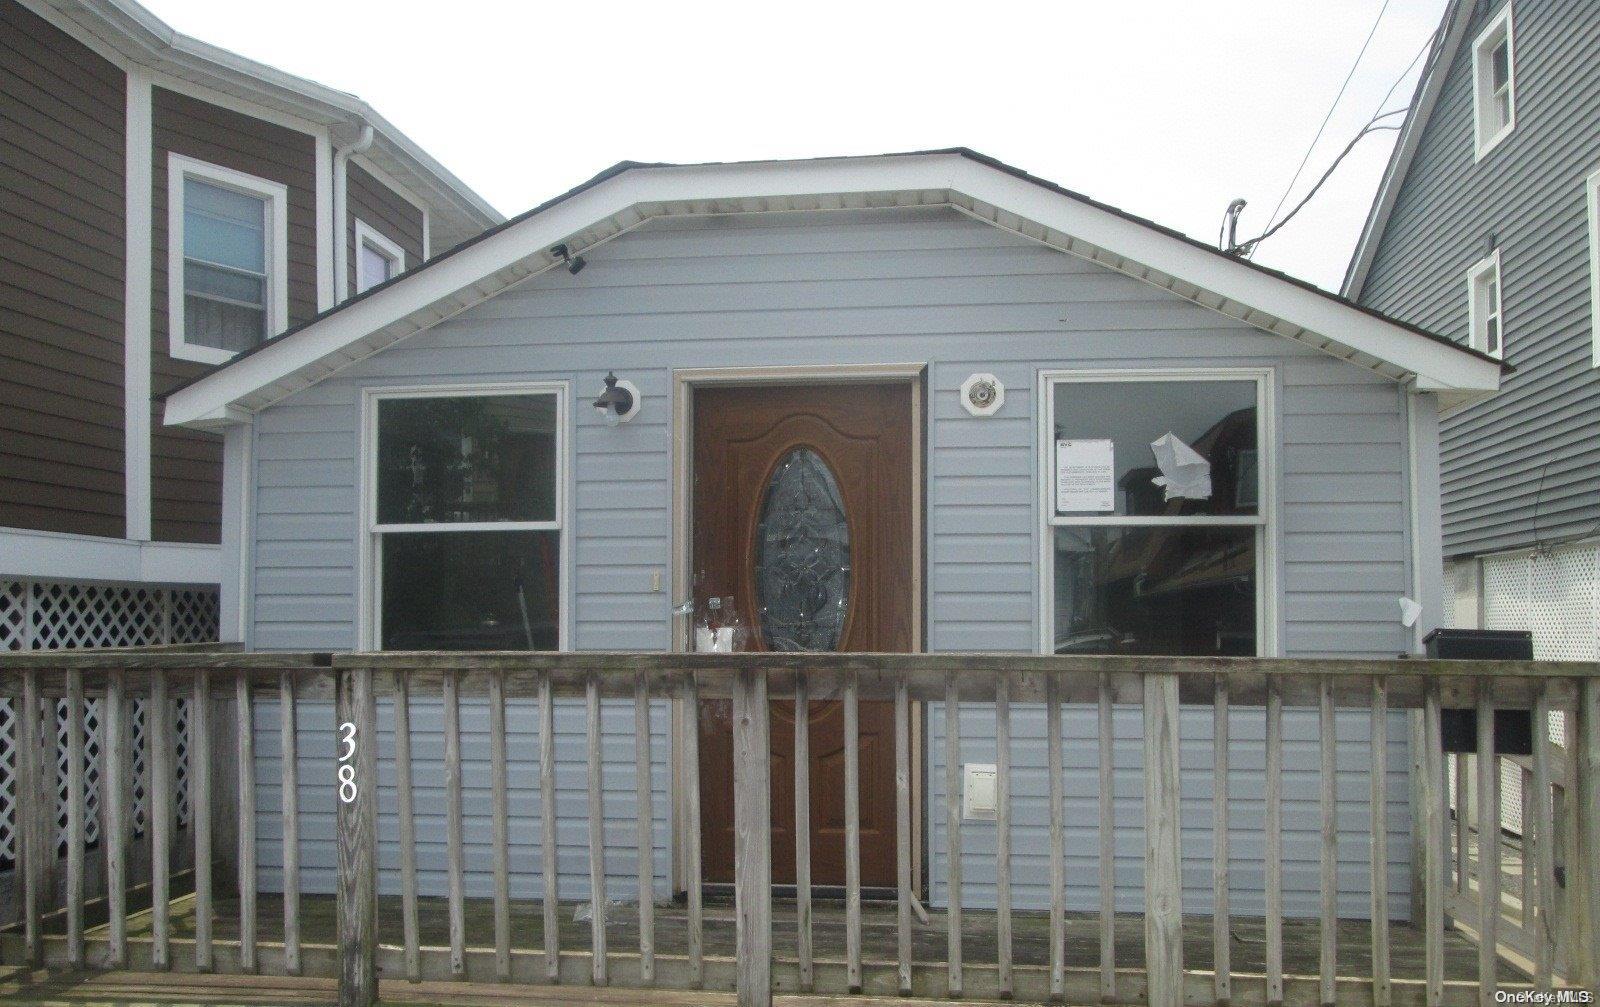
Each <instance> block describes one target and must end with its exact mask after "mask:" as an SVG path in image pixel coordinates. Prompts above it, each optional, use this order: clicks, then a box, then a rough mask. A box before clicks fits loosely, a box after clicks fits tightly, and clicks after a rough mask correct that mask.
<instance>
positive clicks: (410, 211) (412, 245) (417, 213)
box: [344, 164, 423, 294]
mask: <svg viewBox="0 0 1600 1007" xmlns="http://www.w3.org/2000/svg"><path fill="white" fill-rule="evenodd" d="M345 170H346V171H347V172H348V175H347V176H346V177H347V181H346V189H345V193H346V195H345V199H346V202H347V203H348V204H349V207H350V211H349V214H348V216H349V219H348V220H346V221H345V234H344V242H345V249H346V253H347V256H346V260H345V261H346V263H347V267H346V268H347V273H348V278H349V283H350V293H352V294H354V293H356V221H357V220H360V221H362V222H363V223H365V224H366V225H367V226H368V227H370V228H372V229H373V230H375V231H377V232H378V233H379V234H381V235H383V236H384V237H385V238H388V239H389V240H390V241H392V242H394V243H395V244H396V245H399V246H400V248H401V249H402V250H403V251H404V252H405V253H406V268H407V269H411V268H413V267H415V266H416V265H417V264H418V263H420V262H422V258H423V256H422V211H421V210H419V209H417V208H416V207H415V206H412V205H411V204H410V203H409V202H407V201H406V200H405V199H404V198H403V197H401V195H400V194H399V193H397V192H395V191H394V190H393V189H390V188H389V187H388V186H386V185H384V184H383V183H382V182H380V181H378V180H377V179H376V178H373V177H372V175H370V174H369V173H368V172H366V171H365V170H363V169H362V167H361V166H360V165H359V164H348V165H346V169H345Z"/></svg>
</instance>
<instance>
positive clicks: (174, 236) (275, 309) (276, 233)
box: [167, 152, 289, 364]
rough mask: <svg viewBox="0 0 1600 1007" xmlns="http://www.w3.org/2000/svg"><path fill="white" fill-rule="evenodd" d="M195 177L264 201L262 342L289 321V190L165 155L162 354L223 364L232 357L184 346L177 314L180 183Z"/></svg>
mask: <svg viewBox="0 0 1600 1007" xmlns="http://www.w3.org/2000/svg"><path fill="white" fill-rule="evenodd" d="M185 178H198V179H201V180H203V181H206V182H210V183H211V184H213V185H220V186H223V187H225V188H229V189H235V190H237V191H239V192H243V193H247V194H249V195H251V196H257V197H259V198H261V199H265V200H266V201H267V216H268V220H267V226H266V232H267V255H266V264H267V338H268V339H270V338H272V337H273V336H276V335H277V334H278V333H280V332H282V331H283V330H284V329H285V328H287V327H288V321H289V187H288V186H286V185H284V184H283V183H281V182H273V181H270V180H268V179H265V178H257V177H256V176H255V175H249V174H246V173H244V172H242V171H235V170H234V169H232V168H224V167H223V166H222V165H220V164H210V163H208V162H206V161H200V160H197V159H195V158H192V157H188V156H186V155H183V154H177V153H171V152H169V153H168V154H167V353H168V354H169V355H170V356H172V357H175V358H177V359H179V360H193V361H196V362H198V363H202V364H225V363H227V362H228V361H230V360H232V359H233V358H234V357H235V356H237V354H236V353H234V352H233V351H231V350H222V349H218V348H216V347H215V346H202V345H200V344H198V343H191V342H188V341H187V340H186V339H185V338H184V331H183V326H184V317H183V315H184V311H183V180H184V179H185Z"/></svg>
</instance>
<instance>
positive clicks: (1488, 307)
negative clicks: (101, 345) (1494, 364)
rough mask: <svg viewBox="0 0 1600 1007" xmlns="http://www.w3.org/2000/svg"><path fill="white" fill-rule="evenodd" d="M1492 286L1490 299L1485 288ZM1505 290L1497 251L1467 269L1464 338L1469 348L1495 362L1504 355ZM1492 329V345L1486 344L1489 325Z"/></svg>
mask: <svg viewBox="0 0 1600 1007" xmlns="http://www.w3.org/2000/svg"><path fill="white" fill-rule="evenodd" d="M1490 283H1492V284H1493V285H1494V291H1493V295H1492V297H1491V295H1490V293H1489V291H1488V290H1487V289H1486V287H1487V285H1488V284H1490ZM1505 303H1506V289H1505V280H1504V274H1503V273H1502V272H1501V270H1500V249H1498V248H1497V249H1495V250H1494V251H1493V252H1491V253H1489V254H1488V255H1486V256H1484V257H1483V258H1481V259H1479V260H1478V261H1477V262H1475V263H1473V264H1472V268H1471V269H1469V270H1467V338H1468V341H1469V345H1471V346H1472V348H1473V349H1475V350H1480V351H1482V352H1484V353H1487V354H1489V355H1490V356H1492V357H1495V358H1496V359H1503V358H1504V357H1505V355H1506V312H1505ZM1491 321H1493V322H1494V326H1495V335H1494V345H1493V346H1492V347H1491V346H1490V345H1489V328H1488V326H1489V323H1490V322H1491Z"/></svg>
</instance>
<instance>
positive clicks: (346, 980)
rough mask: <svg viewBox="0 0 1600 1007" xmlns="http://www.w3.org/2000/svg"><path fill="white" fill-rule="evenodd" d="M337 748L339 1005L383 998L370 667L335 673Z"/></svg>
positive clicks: (364, 1004) (364, 1006) (365, 1005)
mask: <svg viewBox="0 0 1600 1007" xmlns="http://www.w3.org/2000/svg"><path fill="white" fill-rule="evenodd" d="M334 708H335V711H336V713H335V723H336V727H337V735H336V738H335V743H336V745H337V748H338V750H337V751H336V752H335V753H334V759H335V767H336V768H335V769H334V770H333V772H334V774H335V781H336V782H335V786H336V788H337V791H338V795H337V796H338V809H339V815H338V837H339V843H338V846H339V875H338V927H339V939H338V947H339V1005H340V1007H369V1005H371V1004H375V1003H377V1001H378V980H377V969H376V964H377V963H376V950H377V938H378V928H377V913H378V892H377V873H376V861H377V854H378V850H377V847H378V836H377V825H378V823H377V817H378V816H377V811H378V794H377V787H378V773H377V769H378V758H377V744H378V731H377V721H378V713H377V706H376V702H375V699H374V696H373V693H372V669H371V668H341V669H339V671H338V673H337V675H336V676H335V696H334Z"/></svg>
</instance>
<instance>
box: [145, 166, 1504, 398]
mask: <svg viewBox="0 0 1600 1007" xmlns="http://www.w3.org/2000/svg"><path fill="white" fill-rule="evenodd" d="M930 203H936V204H941V205H950V206H953V207H955V208H956V209H958V210H960V211H961V212H964V213H968V214H970V215H972V216H975V217H978V218H979V219H983V220H985V221H988V222H990V223H992V224H994V225H995V226H999V227H1003V228H1006V229H1008V230H1012V231H1014V232H1015V233H1018V234H1021V235H1023V236H1025V237H1028V238H1030V239H1033V240H1037V241H1040V242H1043V243H1046V244H1049V245H1051V246H1053V247H1057V248H1060V249H1061V250H1063V251H1066V252H1069V253H1071V254H1075V255H1079V256H1082V257H1085V258H1089V259H1092V260H1093V261H1096V262H1100V263H1102V264H1104V265H1106V266H1108V267H1109V268H1113V269H1118V270H1119V271H1121V272H1124V273H1127V274H1128V275H1132V276H1135V277H1137V278H1139V279H1143V280H1145V281H1147V282H1151V283H1154V284H1156V285H1158V286H1161V287H1163V288H1164V289H1167V290H1171V291H1173V292H1175V293H1177V294H1178V295H1179V296H1183V297H1186V298H1188V299H1190V300H1192V301H1195V302H1197V303H1200V304H1202V305H1204V306H1206V307H1208V308H1211V309H1213V310H1216V311H1218V312H1220V313H1223V314H1226V315H1229V316H1230V317H1234V318H1239V319H1242V320H1244V321H1246V322H1249V323H1250V324H1253V325H1256V326H1258V327H1260V328H1262V329H1264V330H1266V331H1269V332H1274V333H1277V334H1279V335H1283V336H1287V337H1289V338H1294V339H1300V340H1301V341H1303V342H1308V343H1310V344H1311V345H1313V346H1316V347H1317V348H1318V349H1320V350H1323V351H1324V352H1328V353H1330V354H1332V355H1335V356H1339V357H1341V358H1343V359H1346V360H1350V361H1351V362H1353V363H1356V364H1358V365H1360V366H1365V367H1368V368H1369V369H1372V370H1375V371H1377V372H1379V373H1381V374H1384V375H1385V376H1387V377H1390V378H1391V379H1393V380H1396V381H1400V382H1406V381H1411V380H1413V379H1416V378H1421V379H1423V380H1425V381H1427V382H1433V383H1436V384H1437V386H1438V387H1440V388H1449V389H1456V390H1460V391H1464V392H1492V391H1494V390H1496V389H1497V388H1498V385H1499V377H1500V373H1501V365H1500V363H1499V362H1498V361H1495V360H1492V359H1489V358H1486V357H1483V356H1482V355H1480V354H1476V353H1474V352H1472V351H1469V350H1466V349H1464V348H1462V347H1459V346H1457V345H1455V344H1452V343H1450V342H1448V341H1445V340H1439V339H1438V338H1437V337H1433V336H1430V335H1428V334H1426V333H1422V332H1421V331H1420V330H1416V329H1413V328H1410V327H1408V326H1406V325H1404V324H1402V323H1399V322H1396V321H1394V320H1391V319H1386V318H1384V317H1382V316H1380V315H1377V314H1376V313H1374V312H1370V311H1367V310H1364V309H1362V308H1359V307H1357V306H1355V305H1351V304H1348V303H1346V302H1343V301H1341V300H1339V299H1338V298H1336V297H1335V296H1333V295H1330V294H1328V293H1327V292H1325V291H1320V290H1317V289H1316V288H1313V287H1310V286H1309V285H1306V284H1302V283H1299V282H1297V281H1294V280H1292V279H1291V278H1287V277H1282V276H1279V275H1277V274H1274V273H1271V272H1268V271H1265V270H1263V269H1261V268H1259V267H1256V266H1254V265H1252V264H1250V263H1247V262H1244V261H1241V260H1239V259H1237V258H1235V257H1232V256H1226V255H1222V254H1219V253H1218V252H1217V251H1216V250H1215V249H1211V248H1209V247H1206V246H1202V245H1200V244H1199V243H1198V242H1193V241H1191V240H1190V239H1187V238H1184V237H1183V236H1181V235H1177V234H1175V233H1174V232H1170V231H1167V230H1165V229H1161V228H1158V227H1155V226H1153V225H1151V224H1149V223H1148V222H1141V221H1139V220H1138V219H1137V218H1133V217H1130V216H1127V215H1124V214H1118V213H1114V212H1110V211H1109V210H1107V209H1106V208H1103V207H1101V206H1100V205H1099V204H1094V203H1093V202H1092V201H1090V200H1087V199H1086V198H1085V197H1081V196H1075V195H1074V194H1070V193H1066V192H1065V190H1060V189H1059V188H1051V187H1048V186H1046V185H1044V184H1041V182H1040V181H1039V180H1037V179H1033V178H1032V177H1031V176H1028V175H1026V174H1024V173H1021V172H1018V171H1016V170H1015V169H1008V170H1000V169H997V168H996V167H995V166H994V165H993V164H992V163H989V162H987V161H986V160H985V159H982V158H980V157H975V156H971V155H969V154H968V153H967V152H962V151H949V152H932V153H922V154H915V155H884V156H879V157H873V158H842V159H832V160H815V161H799V162H758V163H744V164H728V165H702V166H694V167H672V166H644V165H641V166H628V167H621V168H619V169H617V170H613V171H612V172H608V173H605V174H602V175H601V176H598V178H597V180H595V181H594V182H592V183H590V184H588V185H587V186H585V187H580V188H579V189H576V190H573V192H571V193H569V194H567V196H565V197H563V198H561V199H559V200H557V201H554V202H552V203H550V204H546V206H545V207H543V208H541V209H540V210H539V211H537V212H534V213H531V214H530V215H526V216H524V217H520V218H517V219H515V220H514V221H512V222H511V223H509V224H508V225H506V226H505V227H504V228H502V229H501V230H498V231H495V232H491V233H490V234H488V235H485V236H484V237H483V238H482V239H480V240H478V241H475V242H472V243H470V244H469V245H467V246H464V247H463V248H461V249H458V250H457V251H456V252H455V253H453V254H451V255H450V256H447V257H445V258H444V259H443V260H441V261H438V262H435V263H433V264H430V265H429V266H428V267H426V268H423V269H419V270H415V271H411V272H408V273H406V274H402V276H400V277H398V278H396V279H395V280H393V281H391V283H390V284H385V285H384V286H382V287H379V288H376V289H374V290H373V291H370V292H369V293H368V294H367V295H364V296H362V297H359V298H356V299H354V300H352V301H350V302H347V303H346V304H345V305H343V306H341V307H340V308H339V309H337V310H336V311H334V312H332V313H331V314H329V315H327V316H324V317H323V318H319V319H317V320H315V321H314V322H312V323H310V324H309V325H307V326H305V327H303V328H302V329H300V330H298V331H296V332H294V333H291V334H288V335H287V336H285V337H282V338H280V339H278V340H275V341H274V342H272V343H268V344H266V345H264V346H263V347H261V348H260V349H258V350H256V351H254V352H252V353H250V354H248V355H246V356H244V357H241V358H239V359H238V360H236V361H235V362H234V363H232V364H230V365H228V366H226V367H223V368H221V369H219V370H218V371H215V372H212V373H211V374H209V375H206V376H204V377H202V378H200V379H198V380H196V381H195V382H194V383H192V384H191V385H189V386H186V387H184V388H180V389H178V390H177V391H175V392H174V393H172V395H171V396H169V398H168V401H167V422H169V423H177V424H185V423H194V422H200V421H202V420H203V419H204V418H205V417H211V416H217V415H219V413H218V411H219V410H220V409H222V408H223V407H225V406H230V405H232V406H238V407H242V408H245V409H247V410H255V409H259V408H261V407H263V406H264V405H267V404H270V403H271V402H272V401H276V400H278V399H281V398H283V397H287V396H288V395H290V394H293V393H294V391H296V390H298V389H299V388H301V387H305V386H306V385H308V384H311V383H315V382H316V381H319V380H321V379H322V378H324V377H326V376H328V375H330V374H332V373H334V372H335V371H337V370H339V369H341V368H342V367H344V366H346V365H348V364H349V363H351V362H353V361H355V360H357V359H360V358H362V357H365V356H368V355H371V354H372V353H376V352H379V351H380V350H381V349H383V348H384V347H385V346H387V345H390V344H392V343H393V342H394V341H397V340H399V339H403V338H406V337H408V336H410V335H412V334H414V333H415V332H417V331H421V330H422V329H424V328H427V327H429V326H432V325H435V324H437V323H438V322H439V321H441V320H443V319H444V318H447V317H450V316H451V315H454V314H457V313H459V312H460V311H464V310H466V309H467V308H469V307H471V306H472V305H473V304H476V303H480V302H481V301H482V300H485V299H487V298H488V297H491V296H494V294H495V293H498V292H499V291H500V290H503V289H505V288H506V287H508V286H510V285H512V284H514V283H520V282H522V281H524V280H526V279H527V278H529V277H530V276H533V275H536V274H537V273H539V272H542V271H543V270H544V269H547V268H550V266H551V265H552V260H551V259H550V257H549V254H548V249H549V247H550V246H552V245H554V244H557V243H566V244H568V245H569V246H570V247H571V248H572V250H573V251H574V252H575V253H576V252H578V251H581V250H583V249H585V248H587V247H593V246H594V245H596V244H600V243H603V242H605V241H609V240H612V239H613V238H615V237H616V236H618V235H619V234H622V233H625V232H626V231H627V230H629V229H631V228H633V227H635V226H638V225H639V224H640V223H642V222H644V221H645V220H648V219H650V218H651V217H653V216H662V215H668V214H674V213H678V214H693V213H707V212H749V211H761V210H770V209H807V208H809V209H828V208H849V207H858V206H906V205H926V204H930Z"/></svg>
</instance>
